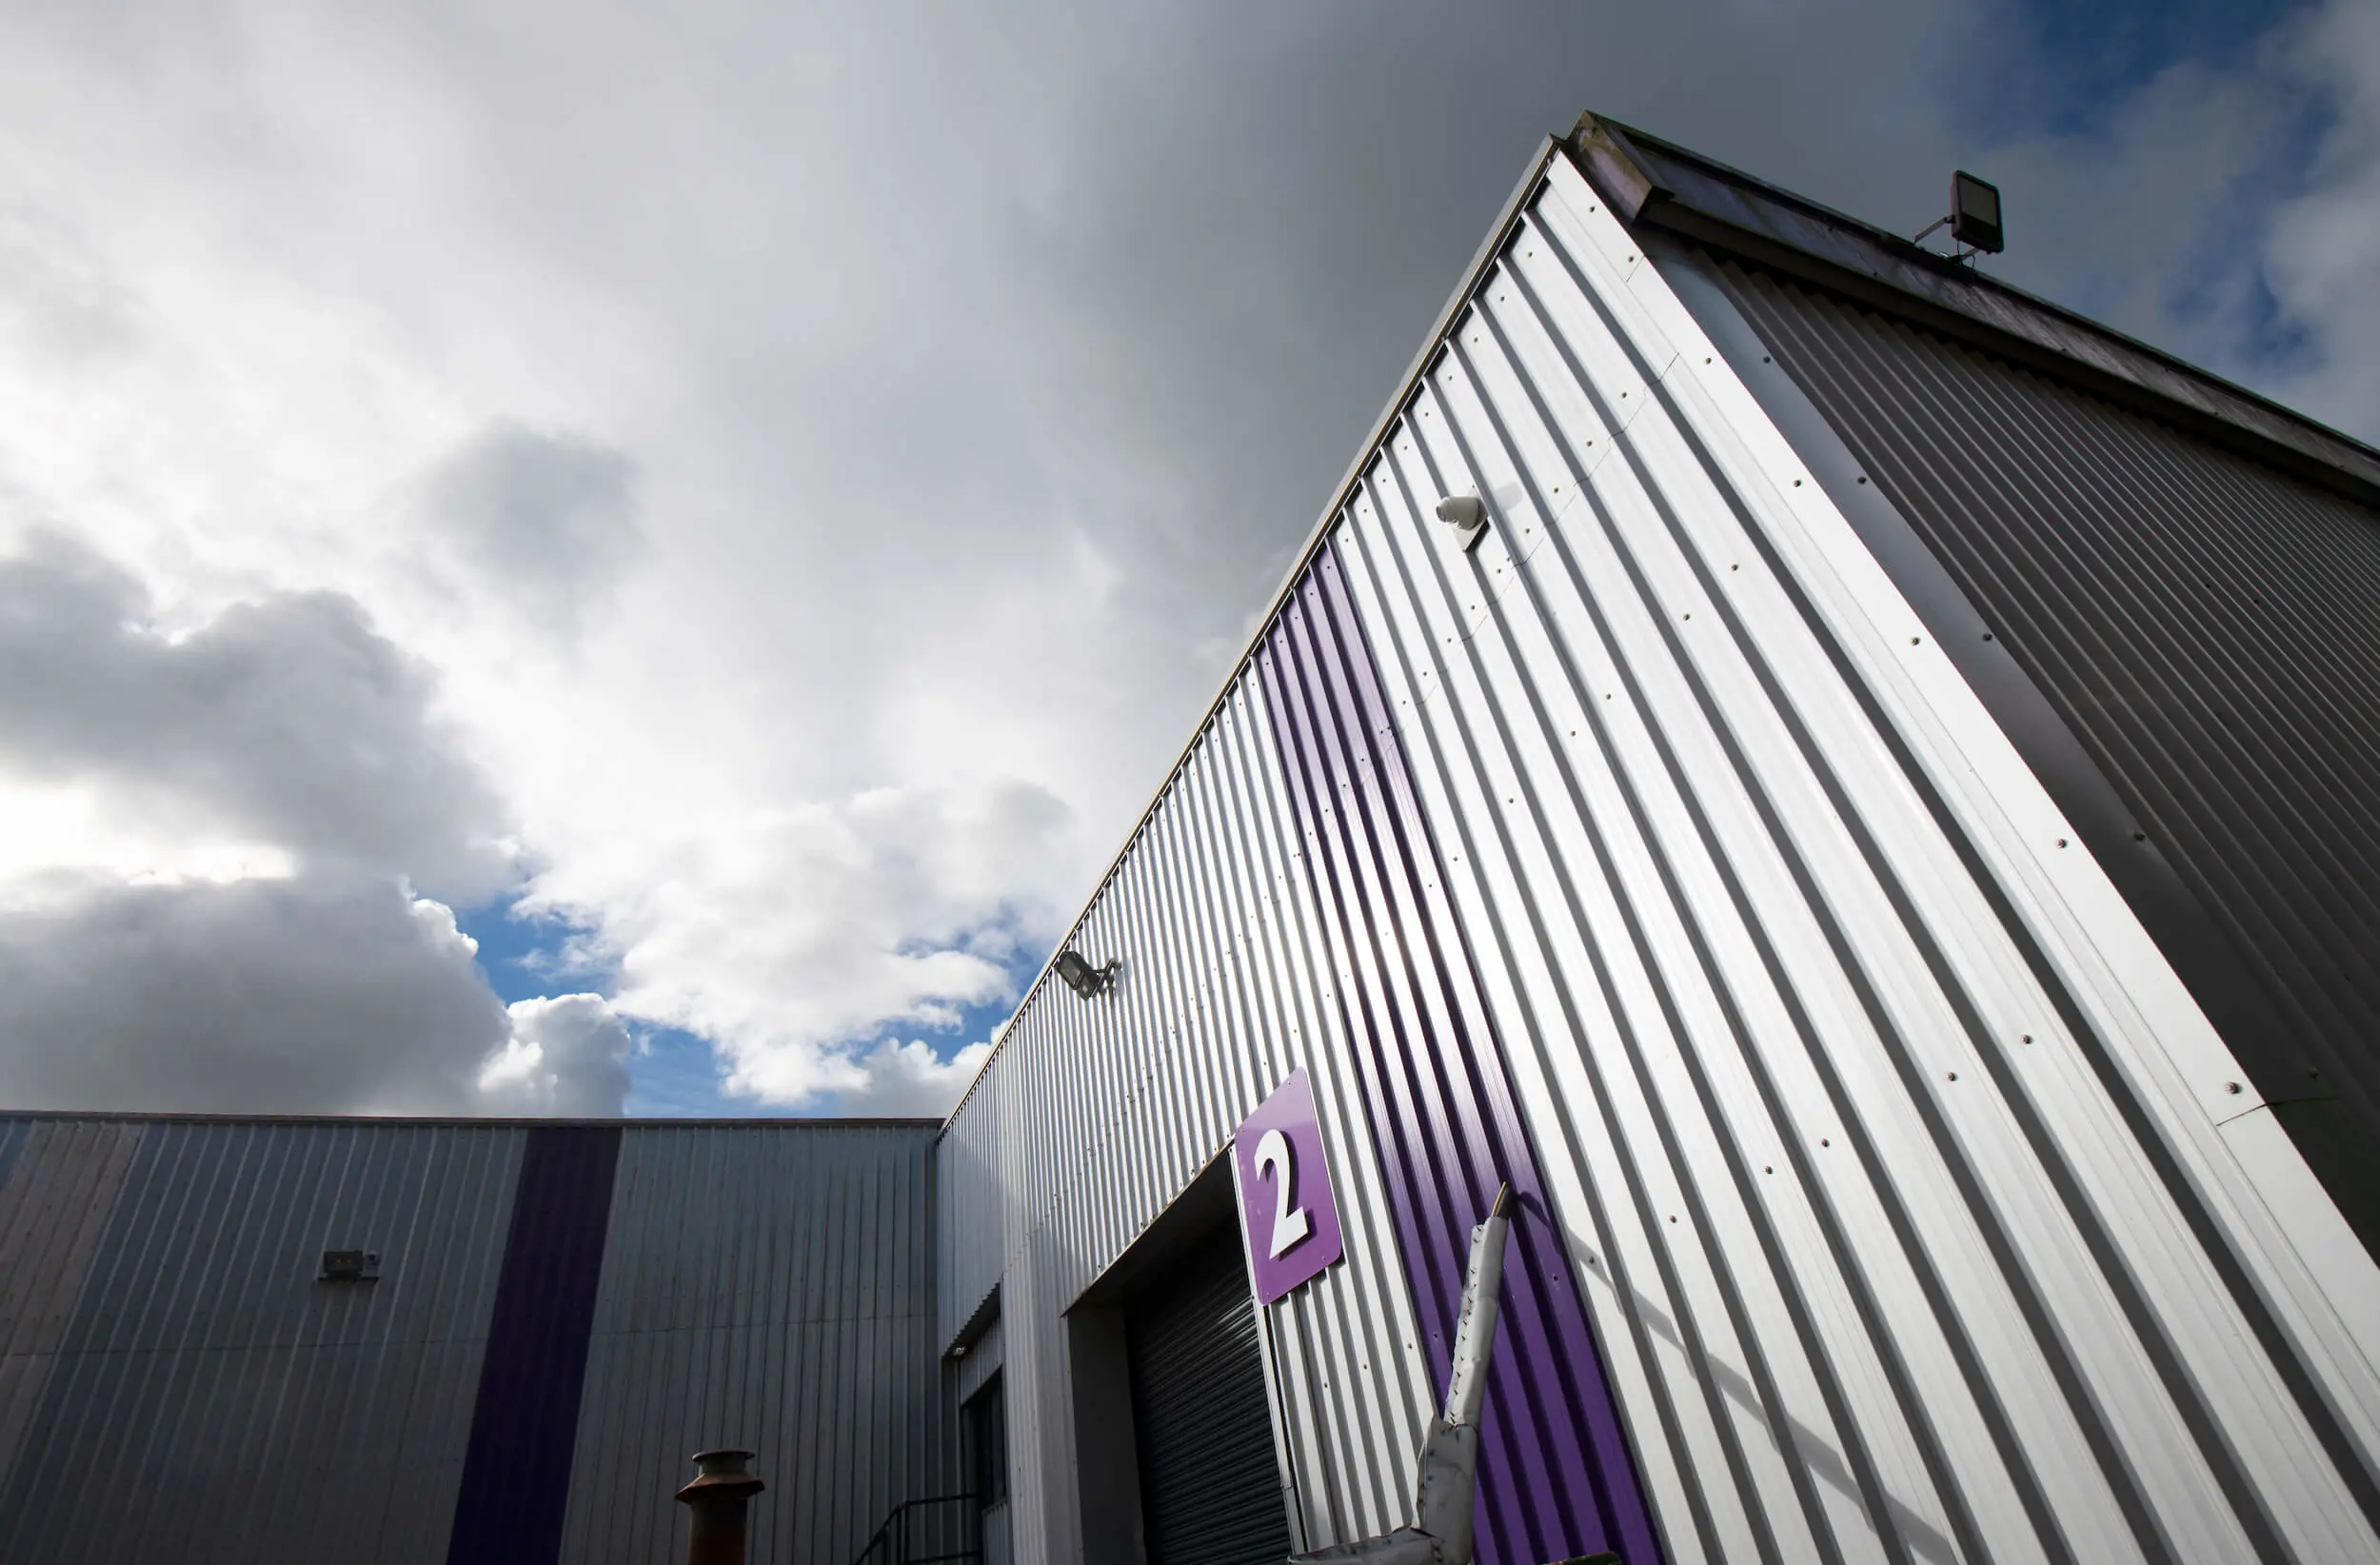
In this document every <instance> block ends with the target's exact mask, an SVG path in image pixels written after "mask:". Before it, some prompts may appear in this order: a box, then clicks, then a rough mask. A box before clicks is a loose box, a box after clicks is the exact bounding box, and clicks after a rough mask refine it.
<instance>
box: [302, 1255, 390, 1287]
mask: <svg viewBox="0 0 2380 1565" xmlns="http://www.w3.org/2000/svg"><path fill="white" fill-rule="evenodd" d="M314 1280H315V1281H317V1282H378V1281H379V1280H380V1252H379V1251H377V1250H325V1251H324V1252H323V1269H322V1270H321V1271H319V1272H316V1273H315V1274H314Z"/></svg>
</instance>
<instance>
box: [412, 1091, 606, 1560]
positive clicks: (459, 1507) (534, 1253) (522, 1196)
mask: <svg viewBox="0 0 2380 1565" xmlns="http://www.w3.org/2000/svg"><path fill="white" fill-rule="evenodd" d="M619 1160H620V1127H619V1126H617V1125H542V1126H539V1127H537V1128H535V1129H533V1130H531V1131H529V1132H528V1144H527V1146H526V1148H525V1149H524V1150H523V1152H522V1154H521V1179H520V1183H519V1185H518V1187H517V1190H516V1193H515V1194H514V1196H513V1200H512V1226H511V1228H510V1229H509V1230H508V1232H507V1233H506V1238H505V1258H504V1270H503V1272H502V1273H501V1274H500V1276H499V1278H498V1280H497V1284H496V1303H495V1309H494V1311H493V1313H492V1316H491V1318H490V1320H489V1322H488V1327H487V1353H486V1358H485V1359H484V1360H483V1361H482V1363H481V1365H480V1377H479V1400H478V1402H477V1403H476V1404H475V1405H474V1407H473V1408H472V1411H471V1444H470V1454H469V1456H467V1457H466V1459H465V1462H464V1467H463V1489H462V1493H461V1494H460V1495H459V1496H457V1497H456V1499H455V1507H454V1531H453V1533H452V1534H451V1535H450V1536H449V1539H448V1542H447V1545H446V1560H447V1565H547V1562H549V1561H551V1560H553V1559H554V1558H555V1557H556V1556H558V1555H560V1554H561V1552H562V1522H563V1510H564V1506H565V1504H566V1503H567V1502H568V1500H569V1497H570V1464H571V1459H572V1456H573V1454H574V1451H575V1448H576V1446H577V1442H578V1431H579V1392H580V1389H581V1387H582V1386H583V1385H584V1384H585V1379H586V1348H587V1342H588V1339H589V1338H590V1337H591V1336H592V1335H593V1332H594V1327H595V1289H596V1285H597V1284H598V1283H599V1282H601V1281H602V1280H603V1272H604V1237H605V1232H606V1231H607V1230H608V1229H609V1227H610V1224H611V1186H612V1174H613V1171H614V1169H615V1168H616V1167H617V1166H618V1164H619Z"/></svg>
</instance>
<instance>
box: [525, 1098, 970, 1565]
mask: <svg viewBox="0 0 2380 1565" xmlns="http://www.w3.org/2000/svg"><path fill="white" fill-rule="evenodd" d="M933 1136H934V1127H933V1126H932V1125H931V1124H930V1123H914V1124H864V1123H851V1124H838V1123H835V1122H832V1121H823V1122H805V1123H794V1124H782V1125H769V1124H747V1125H699V1126H697V1125H688V1126H675V1125H667V1124H654V1125H631V1126H629V1127H627V1128H626V1129H625V1130H624V1131H623V1132H622V1133H621V1145H620V1161H619V1168H618V1172H617V1174H616V1176H615V1178H614V1182H613V1190H612V1200H611V1223H610V1230H609V1234H608V1238H607V1242H606V1244H605V1252H604V1269H603V1280H602V1282H601V1284H600V1286H599V1287H598V1289H597V1292H596V1296H595V1317H594V1335H593V1337H592V1339H591V1341H590V1342H589V1344H588V1349H587V1363H586V1380H585V1390H584V1392H583V1393H582V1396H581V1401H580V1415H579V1428H578V1444H577V1452H576V1456H575V1457H574V1459H573V1462H572V1466H571V1473H570V1500H569V1508H568V1511H567V1514H566V1519H565V1530H564V1533H563V1548H562V1557H563V1558H565V1559H569V1560H586V1561H598V1560H601V1561H621V1562H624V1565H625V1562H631V1561H633V1562H639V1565H643V1562H646V1561H653V1560H663V1559H667V1558H670V1557H671V1556H672V1555H673V1553H675V1552H678V1551H682V1550H683V1547H684V1533H685V1520H684V1510H685V1508H684V1506H681V1505H678V1504H675V1503H673V1501H672V1500H671V1498H670V1496H671V1494H672V1492H673V1491H674V1490H675V1489H676V1488H677V1487H678V1486H679V1485H680V1484H682V1483H684V1481H685V1480H686V1479H687V1478H688V1477H690V1476H692V1469H691V1468H689V1467H688V1466H687V1465H686V1460H687V1458H688V1457H689V1456H691V1455H692V1454H693V1453H695V1452H697V1451H703V1450H707V1449H711V1448H713V1447H718V1446H744V1447H749V1448H750V1449H752V1450H754V1451H755V1452H757V1453H758V1458H757V1459H756V1460H755V1462H754V1463H753V1471H754V1472H756V1473H759V1474H760V1475H761V1476H763V1477H764V1478H765V1479H766V1480H767V1482H768V1485H769V1488H768V1492H767V1493H766V1494H764V1495H763V1496H761V1497H760V1499H758V1500H757V1501H755V1502H754V1505H753V1509H752V1513H751V1517H752V1519H751V1526H752V1553H753V1557H754V1558H756V1559H785V1560H793V1559H800V1560H818V1561H823V1562H824V1565H844V1562H845V1561H848V1560H850V1559H851V1558H853V1557H854V1556H855V1555H857V1554H858V1553H859V1551H860V1548H861V1545H862V1544H863V1543H865V1542H866V1540H867V1538H868V1535H870V1534H871V1533H873V1532H874V1531H875V1530H876V1527H877V1525H878V1524H879V1523H880V1522H882V1521H883V1519H884V1515H885V1514H886V1513H887V1512H888V1511H890V1510H891V1508H892V1507H893V1506H894V1505H895V1504H896V1503H898V1502H900V1501H902V1500H905V1499H914V1498H923V1497H925V1496H931V1495H940V1494H944V1493H947V1492H949V1491H950V1490H953V1489H956V1488H958V1487H959V1485H958V1483H957V1481H956V1474H955V1472H954V1471H953V1462H952V1458H953V1456H954V1455H955V1442H954V1441H953V1440H952V1439H951V1438H950V1437H949V1436H948V1435H947V1433H946V1431H945V1430H944V1428H943V1425H942V1365H941V1362H940V1355H939V1353H938V1351H937V1350H938V1348H939V1346H940V1344H939V1343H938V1342H937V1341H936V1340H935V1338H934V1299H933V1286H932V1282H931V1280H930V1279H931V1273H932V1269H933V1263H934V1258H933V1238H932V1231H931V1212H930V1210H929V1202H930V1201H931V1199H932V1197H933V1187H932V1184H931V1182H930V1181H929V1179H928V1177H927V1172H926V1160H927V1157H928V1153H929V1148H930V1146H931V1143H932V1140H933Z"/></svg>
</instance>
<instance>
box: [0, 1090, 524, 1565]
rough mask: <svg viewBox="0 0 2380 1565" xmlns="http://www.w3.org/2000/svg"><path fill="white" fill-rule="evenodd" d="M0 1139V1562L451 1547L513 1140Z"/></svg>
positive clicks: (301, 1132) (74, 1130)
mask: <svg viewBox="0 0 2380 1565" xmlns="http://www.w3.org/2000/svg"><path fill="white" fill-rule="evenodd" d="M0 1125H5V1127H6V1129H5V1132H0V1134H4V1135H5V1136H6V1137H7V1138H9V1139H15V1140H17V1141H18V1142H19V1145H18V1149H17V1151H16V1152H15V1154H14V1155H13V1157H12V1158H10V1161H9V1166H8V1172H7V1177H6V1182H5V1184H0V1220H5V1221H6V1222H7V1223H8V1224H9V1226H8V1227H7V1228H6V1229H5V1230H0V1247H6V1248H7V1249H8V1250H9V1252H10V1253H9V1255H8V1257H7V1259H9V1260H10V1261H22V1262H23V1263H24V1264H22V1265H18V1264H9V1265H6V1266H5V1267H0V1289H4V1290H6V1293H5V1296H4V1297H5V1298H6V1302H5V1303H0V1338H5V1342H6V1347H7V1352H8V1358H7V1363H6V1368H5V1371H0V1376H4V1377H5V1378H4V1379H0V1386H5V1387H6V1388H7V1389H8V1390H10V1391H13V1392H15V1393H17V1394H18V1395H19V1396H21V1397H23V1398H25V1400H23V1401H21V1402H20V1403H19V1404H18V1405H17V1409H16V1411H14V1412H13V1413H11V1414H10V1416H12V1417H15V1418H19V1419H22V1421H23V1423H22V1427H23V1433H22V1435H21V1436H18V1437H17V1438H16V1439H15V1441H14V1445H13V1457H14V1459H13V1460H12V1461H10V1463H9V1464H8V1467H7V1470H6V1472H5V1474H4V1475H0V1558H8V1559H40V1560H45V1561H58V1562H69V1561H82V1560H89V1561H109V1562H113V1561H120V1560H126V1559H143V1558H154V1559H174V1560H177V1561H190V1562H210V1561H221V1562H224V1565H233V1562H238V1565H252V1562H255V1561H279V1560H288V1561H298V1560H313V1559H323V1558H333V1557H335V1558H341V1559H348V1560H357V1561H391V1562H394V1561H406V1562H416V1561H424V1560H434V1559H438V1558H441V1557H443V1556H444V1555H445V1552H446V1540H447V1534H448V1530H449V1526H450V1523H451V1520H452V1517H453V1515H454V1504H455V1495H456V1489H457V1484H458V1482H459V1479H460V1477H461V1474H462V1468H463V1460H464V1450H465V1442H466V1439H467V1437H468V1433H469V1429H470V1418H471V1407H472V1402H473V1397H474V1393H475V1390H476V1388H477V1386H478V1383H479V1379H480V1367H481V1350H482V1346H483V1344H484V1342H485V1340H486V1330H487V1321H488V1315H489V1310H490V1307H491V1305H492V1303H493V1298H494V1294H495V1287H496V1278H497V1273H498V1268H499V1263H500V1260H501V1258H502V1253H503V1247H504V1242H505V1234H506V1224H507V1219H508V1218H509V1215H510V1210H511V1204H512V1201H511V1197H512V1186H513V1180H514V1177H515V1172H516V1170H517V1168H518V1165H519V1160H520V1153H521V1142H522V1136H521V1133H520V1132H519V1131H517V1130H508V1129H503V1128H488V1129H480V1128H461V1127H455V1126H445V1125H403V1124H374V1123H367V1122H347V1123H321V1122H310V1123H308V1122H251V1123H241V1122H227V1121H176V1120H170V1119H149V1120H139V1119H129V1120H128V1119H64V1118H60V1119H25V1120H18V1121H13V1122H9V1121H0ZM328 1248H356V1249H371V1250H377V1251H378V1252H379V1253H380V1256H381V1274H382V1276H381V1280H380V1281H378V1282H374V1283H350V1284H328V1283H322V1282H318V1281H317V1280H316V1279H315V1276H316V1272H317V1269H318V1267H319V1265H320V1262H321V1258H322V1252H323V1251H324V1250H325V1249H328ZM6 1407H7V1404H6V1403H4V1402H0V1409H6ZM0 1454H5V1453H0Z"/></svg>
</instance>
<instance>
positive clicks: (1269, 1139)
mask: <svg viewBox="0 0 2380 1565" xmlns="http://www.w3.org/2000/svg"><path fill="white" fill-rule="evenodd" d="M1293 1165H1294V1159H1292V1158H1291V1157H1290V1155H1289V1138H1288V1137H1286V1136H1283V1135H1282V1134H1281V1133H1280V1131H1279V1127H1276V1128H1274V1129H1272V1130H1268V1131H1266V1132H1265V1133H1264V1134H1263V1135H1262V1136H1260V1137H1259V1138H1258V1139H1257V1143H1256V1177H1257V1178H1258V1179H1263V1178H1264V1171H1265V1170H1266V1169H1268V1168H1269V1169H1271V1170H1272V1171H1273V1238H1272V1243H1271V1245H1270V1247H1269V1248H1267V1249H1266V1251H1265V1254H1267V1255H1269V1256H1271V1257H1273V1258H1275V1259H1276V1260H1278V1259H1279V1258H1281V1257H1282V1256H1283V1255H1285V1254H1287V1253H1288V1251H1289V1248H1290V1246H1292V1245H1294V1244H1296V1243H1297V1242H1298V1241H1299V1239H1301V1238H1305V1237H1306V1233H1307V1230H1308V1227H1309V1225H1308V1223H1307V1222H1306V1209H1305V1208H1304V1207H1302V1206H1292V1205H1290V1204H1289V1181H1290V1179H1292V1178H1293V1177H1294V1176H1293V1174H1292V1172H1291V1170H1292V1167H1293Z"/></svg>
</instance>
